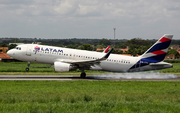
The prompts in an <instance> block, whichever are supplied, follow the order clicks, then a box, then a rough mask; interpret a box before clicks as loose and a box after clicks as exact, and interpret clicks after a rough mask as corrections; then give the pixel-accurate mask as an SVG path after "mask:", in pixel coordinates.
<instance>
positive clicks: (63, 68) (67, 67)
mask: <svg viewBox="0 0 180 113" xmlns="http://www.w3.org/2000/svg"><path fill="white" fill-rule="evenodd" d="M76 69H77V67H76V66H71V64H68V63H63V62H54V71H56V72H69V71H72V70H76Z"/></svg>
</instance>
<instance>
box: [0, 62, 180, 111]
mask: <svg viewBox="0 0 180 113" xmlns="http://www.w3.org/2000/svg"><path fill="white" fill-rule="evenodd" d="M173 65H174V67H173V68H170V69H164V70H160V71H159V72H161V73H172V74H176V75H180V70H179V68H180V65H179V63H173ZM26 67H27V63H25V62H11V63H3V62H0V73H1V75H10V74H11V75H60V74H63V75H79V74H80V73H81V72H80V71H79V70H78V71H74V72H68V73H57V72H54V69H53V66H51V65H46V64H37V63H32V64H31V67H30V71H29V72H26V71H25V68H26ZM104 73H106V72H101V71H87V74H104ZM179 111H180V82H179V81H171V82H169V81H0V113H59V112H65V113H67V112H72V113H79V112H82V113H84V112H86V113H92V112H98V113H99V112H102V113H104V112H107V113H112V112H113V113H114V112H116V113H117V112H118V113H119V112H120V113H121V112H122V113H133V112H135V113H137V112H138V113H146V112H148V113H154V112H155V113H179Z"/></svg>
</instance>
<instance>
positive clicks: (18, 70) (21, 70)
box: [0, 62, 180, 75]
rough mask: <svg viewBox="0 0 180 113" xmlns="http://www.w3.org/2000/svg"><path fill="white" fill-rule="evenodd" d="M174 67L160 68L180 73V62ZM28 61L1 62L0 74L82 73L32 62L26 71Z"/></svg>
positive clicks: (90, 72)
mask: <svg viewBox="0 0 180 113" xmlns="http://www.w3.org/2000/svg"><path fill="white" fill-rule="evenodd" d="M172 64H173V68H169V69H163V70H159V72H161V73H171V74H175V75H180V63H172ZM26 67H27V62H10V63H6V62H0V75H80V73H81V71H80V70H77V71H70V72H67V73H59V72H54V68H53V66H51V65H49V64H39V63H31V65H30V71H29V72H26V71H25V69H26ZM85 72H86V73H87V75H92V74H93V75H95V74H104V73H108V72H103V71H91V70H85Z"/></svg>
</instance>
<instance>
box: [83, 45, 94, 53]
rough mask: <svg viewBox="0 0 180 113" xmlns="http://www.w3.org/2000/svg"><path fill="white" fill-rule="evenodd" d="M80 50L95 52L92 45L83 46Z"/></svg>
mask: <svg viewBox="0 0 180 113" xmlns="http://www.w3.org/2000/svg"><path fill="white" fill-rule="evenodd" d="M80 49H82V50H90V51H92V50H93V47H92V46H91V45H90V44H83V45H82V46H81V47H80Z"/></svg>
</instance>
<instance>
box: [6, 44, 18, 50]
mask: <svg viewBox="0 0 180 113" xmlns="http://www.w3.org/2000/svg"><path fill="white" fill-rule="evenodd" d="M16 46H17V45H16V44H11V45H9V46H8V49H9V50H10V49H13V48H15V47H16Z"/></svg>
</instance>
